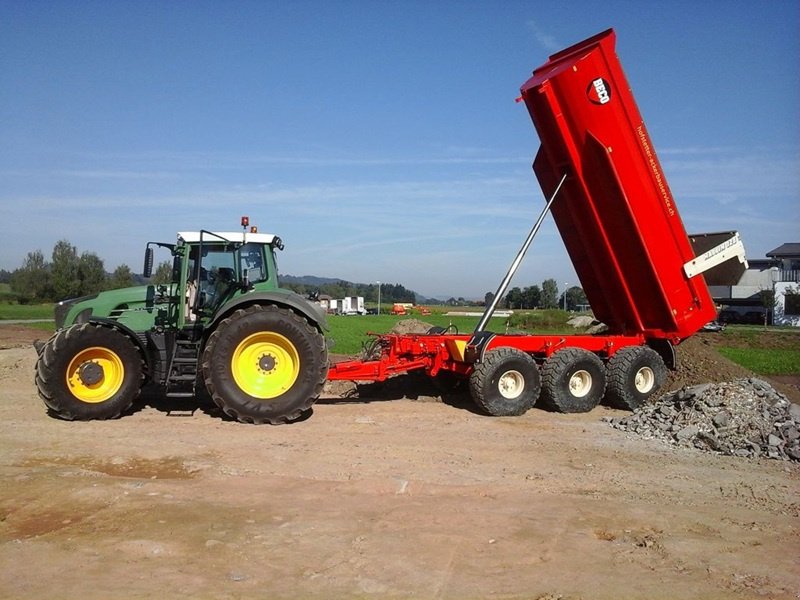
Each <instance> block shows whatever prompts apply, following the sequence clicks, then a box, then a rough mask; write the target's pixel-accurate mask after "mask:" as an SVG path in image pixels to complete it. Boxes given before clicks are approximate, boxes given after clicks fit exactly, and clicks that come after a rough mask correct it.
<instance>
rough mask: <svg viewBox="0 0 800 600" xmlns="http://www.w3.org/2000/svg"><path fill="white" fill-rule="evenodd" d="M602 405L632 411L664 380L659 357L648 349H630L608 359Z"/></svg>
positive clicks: (662, 361) (662, 367)
mask: <svg viewBox="0 0 800 600" xmlns="http://www.w3.org/2000/svg"><path fill="white" fill-rule="evenodd" d="M606 368H607V371H608V389H607V390H606V402H607V403H608V404H609V405H611V406H613V407H615V408H621V409H623V410H636V409H637V408H640V407H641V406H642V405H644V403H645V402H646V401H647V399H648V398H649V397H650V396H652V395H653V394H654V393H656V392H657V391H658V390H659V389H660V388H661V386H663V385H664V382H665V381H666V380H667V367H666V366H665V365H664V359H662V358H661V355H660V354H659V353H658V352H656V351H655V350H653V349H652V348H649V347H648V346H630V347H628V348H623V349H622V350H620V351H619V352H617V353H616V354H614V356H612V357H611V358H610V359H609V361H608V365H607V367H606Z"/></svg>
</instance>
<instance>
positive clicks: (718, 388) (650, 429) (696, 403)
mask: <svg viewBox="0 0 800 600" xmlns="http://www.w3.org/2000/svg"><path fill="white" fill-rule="evenodd" d="M603 420H604V421H607V422H608V423H610V425H611V426H612V427H615V428H616V429H619V430H622V431H626V432H629V433H633V434H636V435H638V436H641V437H643V438H645V439H657V440H662V441H664V442H667V443H670V444H673V445H675V446H682V447H694V448H697V449H699V450H703V451H708V452H713V453H717V454H725V455H729V456H739V457H743V458H773V459H778V460H792V461H800V406H798V405H796V404H792V403H791V402H789V400H788V399H787V398H786V396H785V395H784V394H782V393H780V392H778V391H776V390H775V389H774V388H773V387H772V386H771V385H770V384H769V383H767V382H766V381H763V380H761V379H757V378H755V377H750V378H747V379H736V380H734V381H729V382H725V383H705V384H702V385H693V386H685V387H683V388H681V389H679V390H677V391H674V392H670V393H668V394H665V395H663V396H661V397H660V398H659V399H658V400H656V401H655V402H653V403H650V404H646V405H645V406H643V407H641V408H639V409H637V410H636V411H635V412H633V413H632V414H630V415H627V416H624V417H604V419H603Z"/></svg>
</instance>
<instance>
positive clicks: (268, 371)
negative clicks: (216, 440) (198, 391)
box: [203, 304, 328, 425]
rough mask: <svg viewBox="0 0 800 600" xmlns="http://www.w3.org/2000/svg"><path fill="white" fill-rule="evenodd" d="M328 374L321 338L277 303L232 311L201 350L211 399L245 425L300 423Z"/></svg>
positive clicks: (324, 349) (204, 374)
mask: <svg viewBox="0 0 800 600" xmlns="http://www.w3.org/2000/svg"><path fill="white" fill-rule="evenodd" d="M327 374H328V351H327V347H326V346H325V338H324V337H323V336H322V334H321V333H320V332H319V331H318V330H317V329H316V328H315V327H314V326H312V325H311V324H310V323H309V322H308V321H307V320H306V319H305V318H304V317H302V316H301V315H298V314H297V313H295V312H293V311H292V310H289V309H286V308H280V307H277V306H273V305H259V304H254V305H252V306H249V307H247V308H242V309H239V310H236V311H234V312H233V313H232V314H231V315H230V316H228V317H226V318H225V319H223V320H222V321H221V322H220V323H219V326H218V327H217V328H216V330H215V331H214V332H213V333H212V334H211V335H210V336H209V338H208V343H207V344H206V349H205V350H204V352H203V377H204V379H205V384H206V387H207V388H208V391H209V393H210V394H211V398H212V400H213V401H214V403H215V404H216V405H217V406H219V407H220V408H221V409H222V410H223V411H224V412H225V414H227V415H228V416H230V417H233V418H234V419H237V420H238V421H241V422H243V423H256V424H261V423H270V424H272V425H277V424H280V423H288V422H291V421H294V420H296V419H298V418H299V417H300V416H301V415H302V414H303V413H304V412H306V411H307V410H308V409H309V408H311V406H312V405H313V404H314V402H315V401H316V400H317V398H318V397H319V394H320V392H321V391H322V386H323V384H324V383H325V378H326V376H327Z"/></svg>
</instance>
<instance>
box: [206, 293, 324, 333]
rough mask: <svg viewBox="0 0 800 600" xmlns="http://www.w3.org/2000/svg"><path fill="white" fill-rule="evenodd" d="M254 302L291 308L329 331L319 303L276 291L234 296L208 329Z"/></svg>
mask: <svg viewBox="0 0 800 600" xmlns="http://www.w3.org/2000/svg"><path fill="white" fill-rule="evenodd" d="M252 304H273V305H275V306H283V307H286V308H291V309H292V310H293V311H295V312H296V313H298V314H301V315H303V316H304V317H305V318H306V319H308V320H309V321H310V322H311V323H312V324H313V325H314V326H315V327H316V328H317V329H319V330H320V331H321V332H324V331H329V329H330V328H329V327H328V319H327V317H326V316H325V311H324V310H323V309H322V307H321V306H320V305H319V304H315V303H313V302H309V301H308V300H306V299H305V298H303V297H302V296H301V295H300V294H295V293H294V292H290V293H288V294H287V293H275V292H251V293H249V294H243V295H242V296H239V297H238V298H234V299H233V300H231V301H230V302H227V303H226V304H225V305H224V306H223V307H222V310H221V311H219V312H218V313H217V314H215V315H214V318H213V319H212V320H211V322H210V323H209V324H208V327H207V330H208V331H211V330H212V329H214V328H215V327H216V326H217V324H218V323H219V322H220V321H221V320H222V319H224V318H225V317H227V316H228V315H229V314H231V313H232V312H233V311H234V310H237V309H240V308H246V307H248V306H250V305H252Z"/></svg>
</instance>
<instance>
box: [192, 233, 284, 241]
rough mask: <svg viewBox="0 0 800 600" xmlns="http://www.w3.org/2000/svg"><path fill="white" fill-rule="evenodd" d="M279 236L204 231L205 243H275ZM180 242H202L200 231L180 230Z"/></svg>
mask: <svg viewBox="0 0 800 600" xmlns="http://www.w3.org/2000/svg"><path fill="white" fill-rule="evenodd" d="M278 240H279V238H278V237H277V236H274V235H272V234H271V233H242V232H241V231H214V232H210V231H204V232H203V243H204V244H213V243H215V242H216V243H219V242H233V243H237V244H244V243H248V242H250V243H254V244H274V243H276V241H278ZM178 242H183V243H186V244H192V243H198V242H200V232H199V231H179V232H178Z"/></svg>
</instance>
